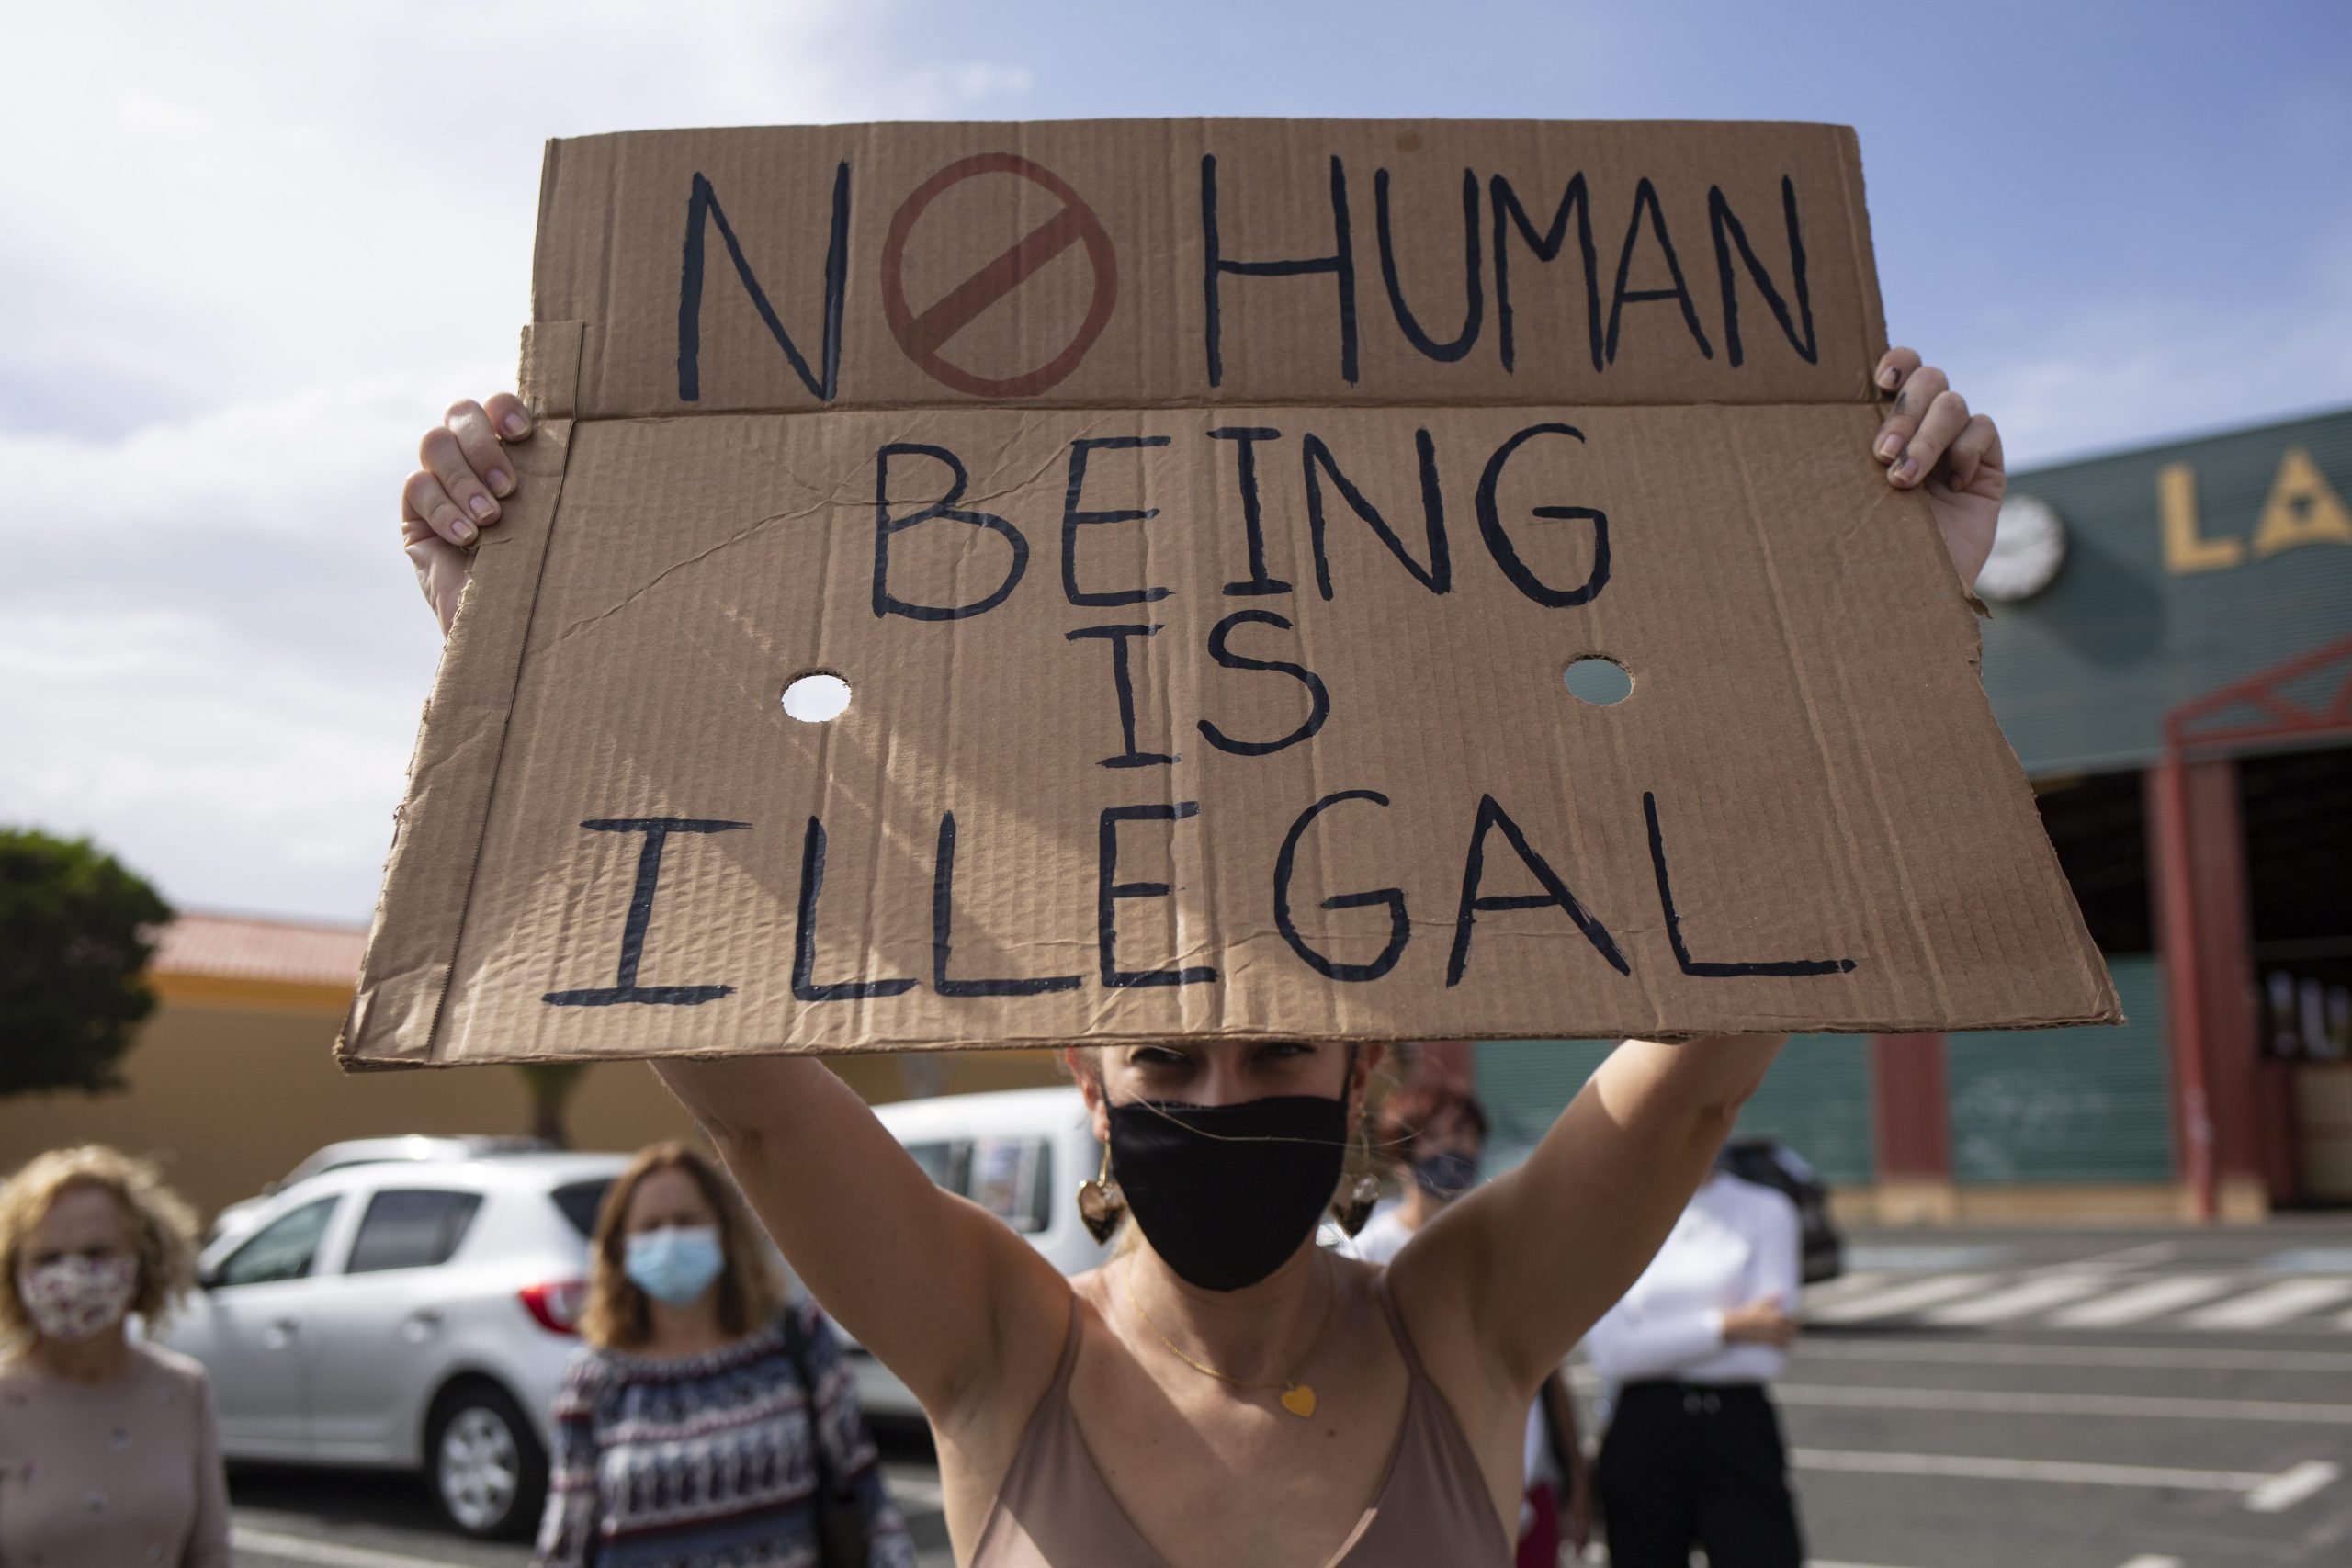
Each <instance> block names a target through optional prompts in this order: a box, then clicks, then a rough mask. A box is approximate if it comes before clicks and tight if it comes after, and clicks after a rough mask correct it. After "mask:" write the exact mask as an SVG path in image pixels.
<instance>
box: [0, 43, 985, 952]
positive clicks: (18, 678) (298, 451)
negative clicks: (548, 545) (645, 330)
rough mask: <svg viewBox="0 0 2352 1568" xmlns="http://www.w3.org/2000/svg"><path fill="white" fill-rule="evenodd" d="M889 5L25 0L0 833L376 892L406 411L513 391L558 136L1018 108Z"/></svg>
mask: <svg viewBox="0 0 2352 1568" xmlns="http://www.w3.org/2000/svg"><path fill="white" fill-rule="evenodd" d="M893 9H894V7H893V6H891V5H889V4H887V3H882V0H696V4H695V5H694V6H688V7H679V6H644V5H640V4H634V3H628V0H572V3H570V4H552V3H514V0H507V3H500V0H486V3H484V4H481V5H475V6H465V7H462V8H461V7H456V6H439V5H428V4H424V3H422V0H405V3H402V0H347V3H345V4H338V5H334V6H307V5H294V4H270V3H266V0H243V3H238V0H228V3H223V4H216V5H212V6H156V5H153V4H143V3H136V0H114V3H111V4H108V3H104V0H96V3H93V0H84V3H83V4H79V5H75V6H50V7H45V8H40V9H39V10H35V9H31V8H27V7H17V8H15V9H14V10H12V11H11V12H10V13H9V16H8V19H7V21H6V24H5V28H4V29H0V39H5V43H6V50H7V54H8V58H9V62H10V73H9V83H8V91H7V92H6V94H5V95H0V144H4V145H6V146H7V147H8V148H9V149H10V153H9V156H8V157H7V158H6V159H0V471H5V472H6V473H7V475H8V476H9V479H8V488H7V492H6V504H5V505H4V506H0V549H5V550H6V553H7V558H8V561H9V570H8V571H6V572H5V573H0V732H5V733H6V734H8V735H10V736H11V737H12V738H15V739H14V743H12V744H11V745H10V746H8V747H6V748H0V821H12V822H33V823H38V824H40V825H42V826H45V827H50V828H53V829H63V830H68V831H74V832H90V833H93V834H95V835H96V836H97V837H99V838H100V839H101V840H104V841H106V842H107V843H108V844H109V845H110V846H112V847H114V848H116V849H117V850H118V851H119V852H122V853H123V854H125V855H126V856H127V857H128V858H129V860H130V862H131V863H133V864H134V865H138V866H141V867H142V868H145V869H146V870H148V871H149V872H150V873H151V874H153V875H155V876H156V877H157V879H158V880H159V881H160V883H161V884H162V886H164V890H165V892H166V893H167V895H169V896H170V897H175V898H177V899H180V900H183V901H186V902H188V903H192V904H198V905H212V906H227V907H239V908H277V909H284V910H288V911H293V912H304V913H315V914H322V915H335V916H342V917H345V918H351V917H357V916H361V915H364V914H365V913H366V912H367V910H368V908H369V906H370V904H371V903H372V900H373V897H374V893H375V885H376V879H377V875H378V871H379V864H380V862H381V859H382V855H383V852H384V849H385V846H386V844H387V842H388V841H389V837H390V811H391V807H392V806H393V805H394V803H396V802H397V800H398V799H399V796H400V792H401V776H402V773H403V770H404V769H405V767H406V765H407V761H408V751H409V748H410V746H411V744H412V741H413V737H414V732H415V725H416V718H417V714H418V710H419V708H420V706H421V705H422V703H423V699H424V690H425V686H426V684H427V682H428V681H429V679H430V674H431V669H432V660H433V657H434V648H435V637H434V634H433V632H432V628H431V623H430V619H429V616H428V615H427V614H426V612H425V611H424V607H423V605H422V604H420V603H419V602H418V600H417V598H416V592H415V589H414V586H413V581H412V580H411V579H410V577H409V572H408V567H407V565H406V563H405V562H404V561H403V560H402V559H401V557H400V555H399V553H398V551H397V549H396V548H395V547H394V545H393V525H394V523H395V520H396V517H397V511H396V509H397V506H398V502H399V493H398V492H399V486H400V481H401V479H402V478H403V477H404V476H405V475H406V473H407V472H408V471H409V469H410V468H412V467H413V464H414V460H415V442H416V436H417V434H418V433H419V432H420V431H421V430H423V429H424V427H425V426H426V425H427V424H429V423H431V422H432V421H433V420H434V419H435V418H437V417H438V415H439V412H440V410H441V409H442V407H443V406H444V405H445V404H446V403H447V401H448V400H449V399H451V398H453V397H457V396H462V395H478V394H480V393H481V392H482V391H485V390H487V389H490V388H492V387H494V386H499V385H505V384H509V383H510V382H511V378H512V375H513V371H512V366H513V363H514V353H515V338H516V330H517V329H518V328H519V327H520V325H521V324H522V322H523V321H525V320H526V318H527V316H528V313H529V305H528V283H529V277H530V253H531V241H532V225H533V221H534V219H535V215H536V212H537V199H536V197H537V184H538V175H539V164H540V152H541V144H542V142H543V141H545V140H546V139H547V138H548V137H552V136H570V135H580V134H584V133H588V132H594V131H602V130H628V129H635V128H640V127H648V126H661V125H710V124H740V123H790V122H795V121H809V120H827V119H846V118H881V117H886V116H888V115H891V114H893V113H903V112H905V111H904V109H903V107H902V106H903V104H904V103H905V101H906V96H907V94H908V93H909V92H910V90H912V91H915V92H917V93H919V94H920V96H922V97H923V98H924V99H925V100H926V101H928V102H930V103H931V104H933V106H934V107H939V108H941V109H942V110H943V111H944V112H955V113H958V114H963V115H971V114H975V113H985V112H989V111H990V110H991V109H995V110H998V111H1000V112H1001V110H1002V108H1003V107H1005V105H1006V104H1007V103H1008V102H1009V101H1010V100H1012V99H1013V98H1016V97H1017V96H1019V95H1021V94H1023V93H1024V92H1025V91H1027V89H1028V87H1029V78H1028V75H1027V73H1025V72H1024V71H1023V70H1020V69H1018V68H1012V67H1007V66H1002V65H997V64H992V63H990V62H985V61H965V60H941V61H926V60H924V59H923V58H922V56H921V55H920V53H917V54H915V55H914V56H913V57H912V58H909V57H908V53H907V51H906V50H905V48H904V46H903V44H899V43H895V42H893V41H892V40H891V39H890V37H889V29H890V28H891V26H892V24H893V20H894V18H893V16H892V11H893Z"/></svg>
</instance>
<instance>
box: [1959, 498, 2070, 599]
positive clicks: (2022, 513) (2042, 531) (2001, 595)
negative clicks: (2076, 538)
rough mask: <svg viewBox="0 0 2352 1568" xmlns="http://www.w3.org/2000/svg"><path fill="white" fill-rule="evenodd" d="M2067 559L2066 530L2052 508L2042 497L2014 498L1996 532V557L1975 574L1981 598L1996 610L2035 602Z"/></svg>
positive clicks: (2003, 509)
mask: <svg viewBox="0 0 2352 1568" xmlns="http://www.w3.org/2000/svg"><path fill="white" fill-rule="evenodd" d="M2065 559H2066V528H2065V525H2064V524H2062V523H2060V522H2059V521H2058V513H2056V511H2054V510H2053V509H2052V507H2051V504H2050V503H2049V502H2046V501H2043V500H2041V499H2040V498H2039V497H2036V496H2030V495H2013V496H2011V497H2009V498H2008V500H2007V501H2005V502H2001V517H2000V521H1999V522H1997V523H1996V524H1995V525H1994V526H1993V553H1992V554H1991V555H1990V556H1988V557H1986V558H1985V570H1983V571H1980V572H1978V573H1977V574H1976V592H1977V596H1978V597H1979V598H1983V599H1988V600H1991V601H1992V602H1993V603H1995V604H2016V603H2018V601H2019V600H2021V599H2030V598H2032V597H2033V596H2034V595H2035V594H2037V593H2039V592H2041V591H2042V590H2043V589H2045V588H2047V587H2049V586H2050V580H2051V579H2052V578H2053V577H2055V576H2057V575H2058V568H2059V567H2060V566H2061V565H2063V564H2064V561H2065Z"/></svg>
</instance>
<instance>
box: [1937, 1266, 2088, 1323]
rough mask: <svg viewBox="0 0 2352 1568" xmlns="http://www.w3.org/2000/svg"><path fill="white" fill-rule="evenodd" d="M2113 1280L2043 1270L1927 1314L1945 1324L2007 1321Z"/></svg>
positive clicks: (2044, 1309)
mask: <svg viewBox="0 0 2352 1568" xmlns="http://www.w3.org/2000/svg"><path fill="white" fill-rule="evenodd" d="M2113 1284H2114V1281H2113V1280H2109V1278H2108V1277H2107V1276H2106V1275H2104V1274H2043V1275H2041V1276H2038V1277H2037V1278H2034V1279H2030V1280H2025V1281H2024V1282H2023V1283H2021V1284H2016V1285H2011V1286H2009V1287H2008V1288H2007V1290H2001V1291H1994V1292H1991V1293H1989V1294H1986V1295H1982V1296H1972V1297H1971V1298H1969V1299H1968V1300H1967V1301H1964V1302H1960V1303H1955V1304H1953V1305H1951V1306H1942V1307H1938V1308H1936V1309H1935V1310H1934V1311H1933V1312H1930V1313H1928V1314H1927V1321H1928V1322H1929V1323H1933V1324H1938V1325H1943V1326H1946V1327H1967V1326H1974V1325H1982V1324H1987V1323H2007V1322H2008V1321H2009V1320H2010V1319H2012V1318H2018V1317H2025V1316H2027V1315H2029V1314H2032V1313H2037V1312H2047V1311H2048V1310H2049V1309H2050V1308H2052V1307H2054V1306H2063V1305H2064V1304H2065V1303H2068V1302H2073V1301H2080V1300H2081V1299H2082V1298H2083V1297H2085V1296H2088V1295H2096V1294H2098V1292H2101V1291H2104V1290H2108V1289H2110V1288H2111V1287H2112V1286H2113Z"/></svg>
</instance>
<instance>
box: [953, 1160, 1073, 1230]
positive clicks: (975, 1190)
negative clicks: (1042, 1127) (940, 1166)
mask: <svg viewBox="0 0 2352 1568" xmlns="http://www.w3.org/2000/svg"><path fill="white" fill-rule="evenodd" d="M1053 1183H1054V1146H1053V1145H1051V1144H1049V1143H1047V1142H1046V1140H1045V1139H1043V1138H978V1139H975V1140H974V1141H973V1144H972V1151H971V1187H970V1190H967V1192H966V1193H965V1194H964V1195H965V1196H966V1197H967V1198H969V1199H971V1200H972V1201H974V1202H975V1203H978V1205H979V1206H980V1207H981V1208H983V1209H986V1210H987V1211H988V1212H989V1213H991V1214H994V1215H995V1216H996V1217H997V1218H998V1219H1000V1220H1002V1221H1003V1222H1004V1223H1005V1224H1009V1225H1011V1226H1012V1228H1013V1229H1014V1230H1017V1231H1019V1232H1021V1233H1022V1234H1023V1235H1035V1234H1036V1233H1037V1232H1039V1231H1042V1230H1044V1229H1045V1228H1046V1225H1047V1224H1050V1223H1051V1222H1052V1219H1053V1209H1052V1198H1051V1196H1050V1193H1051V1191H1052V1188H1053Z"/></svg>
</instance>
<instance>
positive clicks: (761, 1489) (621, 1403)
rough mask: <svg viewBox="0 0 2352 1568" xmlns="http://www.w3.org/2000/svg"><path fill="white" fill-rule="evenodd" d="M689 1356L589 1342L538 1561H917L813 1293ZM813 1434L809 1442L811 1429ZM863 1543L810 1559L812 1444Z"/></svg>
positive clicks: (699, 1565)
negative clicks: (796, 1344) (790, 1336)
mask: <svg viewBox="0 0 2352 1568" xmlns="http://www.w3.org/2000/svg"><path fill="white" fill-rule="evenodd" d="M784 1312H785V1314H793V1315H794V1316H795V1317H797V1324H798V1328H799V1339H800V1346H801V1357H800V1360H801V1361H802V1362H803V1363H805V1365H806V1366H807V1369H808V1377H809V1381H810V1382H813V1383H814V1385H815V1387H814V1389H813V1391H812V1390H811V1389H809V1388H808V1387H805V1386H804V1385H803V1383H802V1381H801V1372H800V1370H799V1368H798V1367H797V1366H796V1365H795V1362H794V1358H793V1355H792V1353H791V1348H790V1344H789V1341H788V1340H787V1339H786V1332H785V1316H784V1314H778V1316H777V1318H776V1319H775V1321H774V1322H771V1323H769V1324H768V1325H765V1326H763V1327H762V1328H760V1329H758V1330H756V1331H754V1332H753V1333H752V1334H750V1335H747V1336H745V1337H743V1338H741V1339H739V1340H737V1341H736V1342H735V1343H734V1344H732V1345H728V1346H724V1347H722V1348H718V1349H717V1350H712V1351H709V1352H707V1353H706V1354H704V1355H700V1356H689V1357H683V1358H679V1359H652V1358H650V1357H645V1356H632V1355H628V1354H627V1353H625V1352H622V1351H618V1350H599V1349H594V1348H590V1349H584V1350H582V1352H581V1353H580V1354H579V1355H578V1356H577V1357H575V1358H574V1359H573V1360H572V1363H571V1369H570V1370H569V1371H567V1372H566V1373H565V1375H564V1380H563V1388H562V1390H561V1392H560V1393H558V1394H557V1395H556V1403H555V1420H556V1451H555V1456H554V1460H553V1463H552V1465H551V1467H550V1469H551V1473H550V1475H549V1477H548V1507H547V1514H546V1517H544V1518H543V1519H542V1520H541V1521H540V1525H539V1539H538V1549H537V1552H536V1554H535V1555H534V1556H533V1558H532V1562H533V1564H534V1568H590V1565H592V1564H593V1565H594V1568H820V1564H821V1568H914V1565H915V1553H914V1545H913V1542H912V1541H911V1540H910V1539H909V1538H908V1535H907V1527H906V1523H905V1521H904V1520H902V1519H901V1518H900V1517H899V1511H898V1509H897V1508H896V1507H895V1506H892V1504H891V1502H890V1496H889V1494H888V1491H886V1490H885V1489H884V1487H883V1484H882V1471H881V1466H880V1464H879V1462H878V1457H877V1455H876V1452H875V1449H874V1441H873V1438H871V1437H870V1436H869V1435H868V1433H867V1431H866V1428H865V1416H864V1414H863V1413H862V1412H861V1411H860V1410H859V1408H858V1404H857V1390H856V1388H855V1386H854V1383H853V1382H852V1380H851V1373H850V1369H849V1368H848V1366H847V1365H846V1364H845V1363H844V1362H843V1360H842V1349H841V1342H840V1341H839V1340H837V1339H835V1338H834V1337H833V1335H832V1331H831V1328H830V1327H829V1326H827V1325H826V1322H825V1319H824V1316H823V1314H820V1312H819V1311H818V1310H817V1308H816V1306H815V1304H814V1303H810V1302H809V1301H807V1300H805V1299H804V1300H801V1301H797V1302H795V1303H792V1304H791V1305H790V1306H787V1307H786V1308H785V1309H784ZM812 1434H813V1437H814V1438H815V1443H814V1444H812V1442H811V1437H812ZM819 1444H820V1445H822V1448H823V1453H824V1469H825V1471H826V1472H830V1478H831V1482H832V1484H833V1485H834V1486H835V1487H836V1488H837V1489H839V1490H840V1491H842V1492H843V1493H845V1494H849V1495H854V1497H855V1499H856V1501H857V1504H858V1506H859V1508H860V1510H861V1511H862V1512H863V1514H864V1516H865V1529H866V1534H867V1537H868V1538H869V1540H871V1541H872V1542H873V1545H872V1549H871V1551H870V1552H869V1554H868V1557H867V1560H866V1561H865V1562H859V1563H830V1562H822V1559H821V1556H820V1527H819V1524H818V1514H817V1489H818V1485H819V1475H820V1472H819V1469H818V1456H817V1451H816V1445H819Z"/></svg>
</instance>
